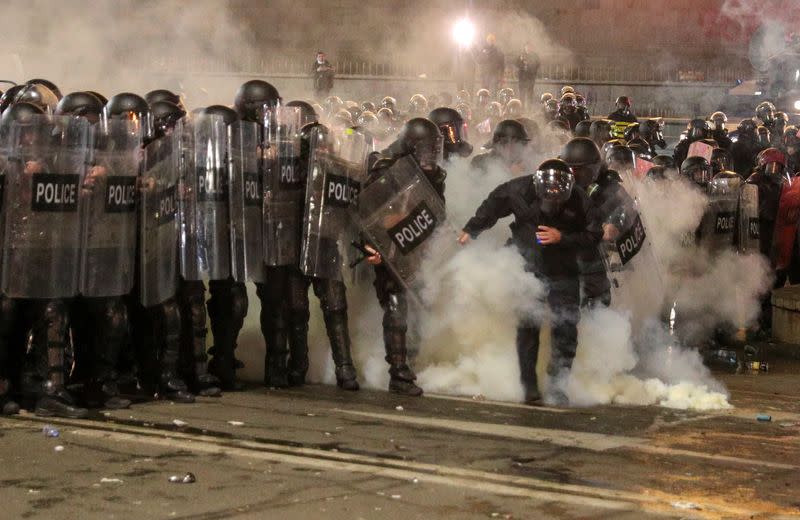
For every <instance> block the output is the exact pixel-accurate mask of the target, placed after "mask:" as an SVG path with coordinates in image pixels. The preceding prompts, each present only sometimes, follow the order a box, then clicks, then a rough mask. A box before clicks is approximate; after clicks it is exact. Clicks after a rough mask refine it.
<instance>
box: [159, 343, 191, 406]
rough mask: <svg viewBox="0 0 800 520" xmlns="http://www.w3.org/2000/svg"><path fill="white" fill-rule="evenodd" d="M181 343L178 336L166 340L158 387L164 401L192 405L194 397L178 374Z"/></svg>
mask: <svg viewBox="0 0 800 520" xmlns="http://www.w3.org/2000/svg"><path fill="white" fill-rule="evenodd" d="M179 342H180V337H179V336H176V335H169V336H167V337H166V338H164V348H163V351H162V353H161V375H160V377H159V385H158V387H159V394H160V395H161V397H162V398H163V399H167V400H169V401H175V402H176V403H185V404H190V403H193V402H194V395H192V393H191V392H189V388H188V386H187V385H186V383H185V382H184V381H183V379H181V378H180V377H178V374H177V366H178V349H179Z"/></svg>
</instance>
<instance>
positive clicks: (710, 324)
mask: <svg viewBox="0 0 800 520" xmlns="http://www.w3.org/2000/svg"><path fill="white" fill-rule="evenodd" d="M449 171H450V175H449V177H448V194H449V198H448V211H449V213H450V215H451V217H452V219H453V221H454V222H458V223H463V222H464V221H465V218H466V217H468V216H469V215H471V214H472V212H473V211H474V209H475V207H476V206H477V204H478V203H479V202H480V200H482V198H483V197H485V195H486V194H488V192H489V191H490V190H491V189H493V188H494V187H495V186H496V185H497V184H499V182H502V181H503V180H507V175H508V174H507V173H504V172H500V171H492V172H490V173H489V175H488V176H487V177H484V178H480V177H476V175H477V174H475V173H474V172H470V171H469V170H468V169H465V168H464V165H463V163H461V164H458V163H457V164H455V165H451V166H450V168H449ZM638 188H639V192H640V193H641V194H642V195H641V198H642V200H643V204H645V205H646V204H647V202H646V201H650V200H657V199H659V198H663V193H665V192H667V193H671V194H673V195H672V196H671V197H670V199H671V204H655V203H654V204H653V207H651V208H649V209H648V208H645V210H644V212H645V217H646V221H647V222H648V223H652V224H650V225H651V227H650V229H649V230H648V233H649V235H650V236H651V237H653V239H654V242H655V243H658V244H660V247H659V248H660V249H661V250H664V248H667V249H669V248H672V250H673V253H672V254H667V255H666V256H665V259H666V260H667V261H666V262H665V266H672V265H674V264H675V263H676V262H678V261H679V260H680V259H681V257H683V256H691V255H696V254H698V251H696V250H695V251H688V250H687V251H685V252H684V251H682V250H680V249H678V248H679V244H680V238H681V235H682V234H683V233H684V232H685V231H686V230H693V229H694V228H695V227H696V226H697V224H698V223H699V221H700V218H701V217H702V211H703V208H704V206H705V204H706V201H705V197H704V196H703V195H702V194H699V195H698V193H697V190H694V189H693V188H691V186H689V185H687V184H685V183H683V182H682V181H678V180H676V181H668V184H666V185H664V184H660V183H647V184H646V185H640V186H638ZM670 216H673V217H674V216H679V218H670ZM507 235H508V233H507V231H506V229H505V226H504V222H500V223H498V225H497V226H496V227H495V228H494V229H493V230H492V231H491V232H488V233H486V234H485V235H482V236H481V238H480V239H479V240H477V241H475V242H473V243H472V244H470V245H469V246H468V247H467V248H465V249H464V250H462V251H461V252H460V253H459V254H458V255H456V256H454V257H453V259H452V261H451V262H450V263H449V265H448V266H447V267H446V269H445V270H444V272H445V277H444V279H436V280H427V283H428V291H427V297H428V303H429V305H430V306H431V312H430V313H429V314H426V315H424V316H421V319H420V323H419V326H418V329H419V331H420V338H419V340H420V343H421V345H422V350H421V352H420V355H419V357H418V359H417V363H416V367H417V369H418V373H419V380H420V383H421V384H422V386H423V387H424V388H426V389H427V390H428V391H432V392H442V393H454V394H466V395H479V394H480V395H484V396H487V397H490V398H495V399H509V400H518V399H519V398H520V397H521V395H522V389H521V387H520V385H519V383H518V380H517V378H518V375H519V367H518V364H517V355H516V349H515V330H516V325H517V322H518V319H519V318H520V316H521V315H528V316H533V317H535V319H538V320H541V319H543V316H544V309H543V306H542V303H541V295H542V286H541V284H540V283H539V282H538V281H536V279H535V278H533V277H532V276H530V275H528V274H526V273H525V272H524V266H523V265H522V263H521V259H520V257H519V255H518V254H517V253H516V252H515V251H513V250H512V249H510V248H503V247H501V246H502V244H503V243H504V241H505V238H506V237H507ZM674 251H678V252H677V253H676V252H674ZM707 261H708V263H707V264H706V268H705V269H702V270H701V271H700V272H699V273H698V276H696V277H694V278H689V279H684V278H677V277H676V278H674V279H672V282H671V283H675V284H677V285H676V287H677V289H676V291H677V292H680V293H682V294H684V295H685V298H681V299H680V302H686V303H685V305H686V306H687V307H686V309H685V310H684V312H685V313H687V314H693V315H694V316H698V317H699V318H700V319H699V320H697V321H699V323H700V324H701V326H702V327H703V328H704V330H705V331H706V332H708V331H712V330H713V329H714V327H716V326H717V325H719V324H720V323H723V322H726V321H727V322H731V323H737V324H739V323H745V322H747V321H748V320H752V319H753V318H754V317H755V315H756V313H757V310H758V296H759V295H760V294H761V293H762V292H763V291H764V289H765V288H766V287H767V286H768V284H769V280H768V276H767V274H766V273H767V269H766V266H765V263H764V262H763V261H762V260H760V259H759V258H758V257H742V256H738V255H735V254H730V255H727V254H726V255H721V256H719V257H718V258H715V259H711V260H707ZM438 272H440V273H441V272H442V271H441V270H440V271H438ZM711 287H713V288H714V290H713V291H711V290H709V288H711ZM634 291H635V293H636V294H635V297H636V298H639V300H640V302H642V304H644V302H645V300H647V299H653V297H654V294H653V292H652V290H651V288H650V287H649V286H642V287H635V288H634ZM721 300H725V301H727V302H730V303H729V304H728V303H726V304H723V305H720V301H721ZM689 302H694V303H689ZM656 307H658V306H656ZM648 308H653V306H652V305H650V306H648ZM645 318H646V321H645V322H644V323H634V322H632V319H631V314H630V313H629V312H626V311H625V310H617V309H595V310H592V311H589V312H585V313H584V316H583V319H582V321H581V324H580V328H579V346H578V357H577V358H576V361H575V365H574V370H573V372H572V375H571V376H570V378H569V379H568V380H566V381H557V382H555V384H558V385H562V386H563V388H564V389H565V391H566V392H567V394H568V395H569V397H570V399H571V400H572V402H573V403H574V404H576V405H593V404H606V403H616V404H626V405H652V404H657V405H661V406H665V407H672V408H682V409H685V408H691V409H702V410H706V409H720V408H727V407H729V406H730V405H729V404H728V402H727V393H726V392H725V390H724V388H723V387H722V385H721V384H719V383H718V382H716V381H715V380H714V379H713V377H712V376H711V375H710V373H709V371H708V370H707V369H706V368H705V367H704V366H703V364H702V361H701V359H700V356H699V355H698V353H697V351H696V350H694V349H690V348H686V347H683V346H681V345H680V344H679V343H677V341H676V339H675V338H674V337H673V336H672V335H670V333H669V331H668V330H667V328H666V325H665V324H664V323H663V322H661V321H660V318H661V316H660V315H659V314H658V313H657V314H656V315H653V316H649V317H645ZM374 319H376V317H371V318H370V320H374ZM371 323H373V324H374V323H375V322H374V321H372V322H371ZM373 328H374V326H373ZM372 345H373V346H374V347H375V348H374V350H373V353H374V354H373V357H372V358H370V356H367V359H368V360H367V363H366V365H362V366H365V368H366V372H367V380H368V381H369V380H370V379H373V378H372V377H371V376H370V374H369V372H370V371H371V370H372V369H375V370H380V371H385V365H384V364H383V363H382V360H381V359H378V356H377V354H378V352H381V350H379V345H380V343H379V341H378V340H377V338H376V339H374V340H373V341H372ZM546 345H547V342H546V341H544V342H543V347H545V349H546ZM546 355H547V353H546V350H545V351H543V352H542V354H540V360H541V361H543V362H545V361H546ZM541 364H542V365H543V364H544V363H541ZM362 371H364V370H363V369H362ZM540 372H541V370H540ZM384 381H385V379H384Z"/></svg>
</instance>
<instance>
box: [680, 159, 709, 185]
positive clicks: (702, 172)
mask: <svg viewBox="0 0 800 520" xmlns="http://www.w3.org/2000/svg"><path fill="white" fill-rule="evenodd" d="M686 175H687V176H688V177H689V178H690V179H691V180H692V182H694V183H695V184H697V185H698V186H707V185H708V183H709V182H711V178H712V177H713V175H714V174H713V172H712V171H711V165H707V164H703V165H698V166H694V167H692V168H690V169H688V170H687V171H686Z"/></svg>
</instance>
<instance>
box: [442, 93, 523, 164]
mask: <svg viewBox="0 0 800 520" xmlns="http://www.w3.org/2000/svg"><path fill="white" fill-rule="evenodd" d="M512 101H513V100H512ZM428 119H430V120H431V121H433V123H434V124H435V125H436V126H438V127H439V131H440V132H441V133H442V136H443V137H444V149H443V154H444V160H445V161H448V160H450V157H451V156H454V155H458V156H460V157H468V156H469V155H470V154H471V153H472V145H471V144H469V142H467V123H466V121H464V119H463V118H462V117H461V114H459V113H458V111H457V110H454V109H452V108H446V107H440V108H436V109H434V110H432V111H431V113H430V114H428Z"/></svg>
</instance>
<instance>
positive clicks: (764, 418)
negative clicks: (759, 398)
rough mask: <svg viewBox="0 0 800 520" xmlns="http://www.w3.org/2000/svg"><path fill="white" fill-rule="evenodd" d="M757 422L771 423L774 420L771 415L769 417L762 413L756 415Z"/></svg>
mask: <svg viewBox="0 0 800 520" xmlns="http://www.w3.org/2000/svg"><path fill="white" fill-rule="evenodd" d="M756 420H757V421H758V422H770V421H771V420H772V416H771V415H767V414H765V413H761V414H758V415H756Z"/></svg>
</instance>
